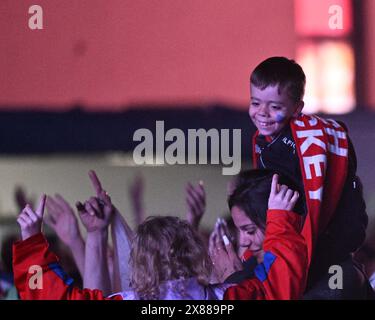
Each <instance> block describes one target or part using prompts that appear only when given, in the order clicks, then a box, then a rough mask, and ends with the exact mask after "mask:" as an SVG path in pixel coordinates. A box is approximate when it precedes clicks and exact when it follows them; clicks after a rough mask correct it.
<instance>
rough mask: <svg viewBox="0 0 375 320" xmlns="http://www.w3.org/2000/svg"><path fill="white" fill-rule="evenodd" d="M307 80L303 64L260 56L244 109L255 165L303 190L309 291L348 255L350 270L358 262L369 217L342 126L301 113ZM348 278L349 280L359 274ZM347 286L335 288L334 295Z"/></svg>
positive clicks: (321, 291)
mask: <svg viewBox="0 0 375 320" xmlns="http://www.w3.org/2000/svg"><path fill="white" fill-rule="evenodd" d="M305 84H306V77H305V74H304V72H303V69H302V68H301V66H300V65H298V64H297V63H296V62H295V61H293V60H290V59H287V58H285V57H271V58H268V59H266V60H264V61H263V62H261V63H260V64H259V65H258V66H257V67H256V68H255V69H254V71H253V72H252V74H251V77H250V95H251V102H250V107H249V115H250V118H251V120H252V122H253V123H254V125H255V126H256V127H257V129H258V130H257V132H256V133H255V135H254V137H253V165H254V167H255V168H266V169H271V170H274V171H276V172H279V173H281V174H283V175H285V176H287V177H288V178H289V179H291V180H292V181H293V182H294V183H295V185H296V186H297V187H298V189H299V190H298V191H300V194H301V196H302V197H301V198H302V203H303V204H302V206H303V208H302V212H303V215H304V217H305V222H304V227H303V230H302V235H303V236H304V238H305V241H306V244H307V247H308V259H309V265H310V269H309V279H308V284H307V291H309V290H310V289H312V288H316V287H317V283H318V282H319V281H321V279H323V278H324V277H326V276H327V273H328V269H329V267H330V266H331V265H334V264H338V265H340V264H343V263H344V262H347V261H350V263H349V265H350V267H349V268H351V270H350V271H349V272H347V274H349V273H352V272H351V271H353V270H352V269H356V267H355V266H354V264H353V263H352V262H351V261H352V258H351V253H352V252H354V251H355V250H356V249H357V248H358V247H359V246H360V245H361V244H362V243H363V241H364V239H365V236H366V234H365V230H366V227H367V219H368V218H367V214H366V210H365V208H366V207H365V203H364V201H363V197H362V188H361V184H360V182H359V178H358V177H357V176H356V168H357V162H356V155H355V152H354V148H353V145H352V143H351V141H350V139H349V137H348V135H347V129H346V127H345V126H344V125H343V124H342V123H338V122H336V121H334V120H325V119H322V118H320V117H317V116H308V115H304V114H302V109H303V106H304V102H303V96H304V90H305ZM355 271H357V270H355ZM345 272H346V271H345V270H344V273H345ZM344 279H347V278H345V274H344ZM345 281H347V283H348V285H347V287H348V286H349V282H350V285H352V284H353V282H356V280H355V279H347V280H345ZM325 285H326V286H328V281H327V283H325ZM344 285H345V284H344ZM327 289H328V291H330V290H329V288H326V287H323V288H319V289H318V290H316V291H317V292H314V294H313V295H311V296H312V297H314V298H320V299H322V298H323V299H324V298H327V296H324V294H323V295H322V293H323V292H327ZM336 291H337V290H336ZM339 291H341V290H339ZM310 292H313V291H310ZM329 294H331V293H329ZM345 294H346V293H342V292H339V293H337V294H336V293H335V296H334V298H342V297H343V296H345ZM330 297H332V296H330ZM352 298H355V297H352Z"/></svg>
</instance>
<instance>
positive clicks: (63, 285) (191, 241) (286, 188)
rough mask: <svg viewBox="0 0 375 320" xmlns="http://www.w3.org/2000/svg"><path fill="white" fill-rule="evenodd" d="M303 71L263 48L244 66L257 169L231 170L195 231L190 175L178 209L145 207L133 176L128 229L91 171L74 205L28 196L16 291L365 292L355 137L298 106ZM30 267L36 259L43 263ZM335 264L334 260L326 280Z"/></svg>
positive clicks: (197, 190) (87, 295)
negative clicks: (58, 249)
mask: <svg viewBox="0 0 375 320" xmlns="http://www.w3.org/2000/svg"><path fill="white" fill-rule="evenodd" d="M305 82H306V78H305V75H304V72H303V70H302V68H301V67H300V66H299V65H298V64H297V63H295V62H294V61H293V60H289V59H287V58H284V57H272V58H269V59H266V60H265V61H263V62H261V63H260V64H259V65H258V66H257V67H256V68H255V69H254V71H253V72H252V74H251V77H250V92H251V103H250V108H249V115H250V118H251V120H252V121H253V123H254V124H255V126H256V127H257V129H258V130H257V132H256V134H255V136H254V138H253V167H254V169H252V170H248V171H244V172H241V173H240V174H239V175H238V176H236V177H234V178H233V179H232V180H231V182H230V183H229V185H228V188H227V190H228V191H227V195H223V196H226V197H227V199H228V208H229V210H230V216H229V217H226V219H223V218H222V217H218V220H217V223H216V225H215V227H214V229H213V230H212V231H211V232H210V234H209V235H208V236H207V235H204V234H202V232H201V230H200V222H201V219H202V217H203V216H204V214H206V213H205V211H206V190H205V185H204V183H203V182H202V181H200V182H199V183H198V184H197V185H193V184H191V183H188V184H187V187H186V203H187V208H188V210H187V212H186V215H185V218H184V219H182V218H178V217H172V216H149V217H146V216H147V214H146V212H145V210H144V206H143V201H142V194H143V188H144V186H143V183H142V179H141V178H140V177H138V178H137V179H136V183H135V184H134V186H133V187H132V188H131V190H130V193H129V194H130V195H131V199H132V208H133V211H134V216H135V217H136V219H135V220H136V224H137V228H136V230H132V229H131V228H130V226H129V224H128V223H127V221H126V220H125V219H124V215H123V214H122V213H121V209H120V208H117V207H116V206H115V204H113V203H112V200H111V197H110V195H109V194H108V193H107V191H105V189H104V188H103V186H102V184H101V182H100V180H99V178H98V176H97V174H96V173H95V172H94V171H90V173H89V177H90V180H91V184H92V186H93V190H94V194H93V196H92V197H91V198H89V199H87V200H86V201H83V202H79V201H78V202H77V203H76V204H75V209H73V207H72V206H71V205H70V204H69V203H68V201H66V200H65V199H64V198H63V197H62V196H61V195H55V196H46V195H42V196H41V198H40V199H39V202H38V204H37V205H36V206H35V205H33V203H31V202H30V201H24V203H23V206H22V209H21V210H20V214H19V215H18V218H17V222H18V224H19V226H20V231H21V239H20V241H17V242H15V243H14V244H13V270H7V273H8V274H10V273H11V272H13V275H14V285H15V288H16V289H17V290H16V292H17V293H18V295H19V297H20V298H21V299H71V300H81V299H91V300H104V299H114V300H134V299H136V300H139V299H147V300H155V299H160V300H169V299H201V300H212V299H214V300H221V299H251V300H253V299H257V300H270V299H282V300H289V299H335V300H336V299H373V298H374V297H375V295H374V291H373V289H372V287H371V285H370V281H369V279H371V281H374V280H373V279H374V276H373V274H372V273H373V271H374V268H373V266H374V262H373V261H374V253H373V252H372V251H371V248H369V247H368V246H366V245H365V246H364V242H365V238H366V228H367V224H368V217H367V213H366V205H365V202H364V200H363V190H362V189H363V187H362V184H361V181H360V179H359V178H358V176H357V174H356V170H357V159H356V155H355V151H354V147H353V145H352V143H351V141H350V139H349V136H348V130H347V128H346V127H345V125H344V124H343V123H339V122H336V121H334V120H326V119H323V118H321V117H317V116H312V115H305V114H303V113H302V109H303V106H304V103H303V95H304V88H305ZM166 189H167V186H166ZM45 211H47V213H46V214H45ZM79 221H80V222H81V223H82V225H83V226H84V228H85V229H86V237H85V239H84V237H83V235H82V234H81V233H80V229H79ZM44 222H45V223H46V224H47V225H48V226H50V228H52V229H53V230H54V231H55V233H56V235H57V236H58V238H59V239H60V240H61V241H62V242H63V243H64V244H65V245H66V246H67V247H68V248H69V250H70V252H71V255H72V258H73V260H74V264H75V266H76V268H77V270H78V272H79V275H80V278H81V279H82V284H79V281H78V284H77V283H76V281H73V279H72V277H71V273H70V272H65V271H64V269H66V268H65V267H63V266H62V264H61V263H60V261H63V260H64V259H61V260H59V258H58V256H57V255H55V254H54V253H53V250H52V249H51V247H50V246H49V241H48V240H47V239H46V237H45V236H44V235H43V233H42V224H43V223H44ZM109 235H111V237H112V241H111V242H109ZM110 243H111V244H110ZM8 254H9V252H8ZM8 260H9V259H8ZM361 262H362V263H365V265H363V264H361ZM30 266H40V274H39V273H38V272H36V273H34V272H30ZM331 266H336V267H339V268H340V269H341V270H342V279H338V281H339V282H340V284H339V285H337V286H334V287H333V286H332V281H330V279H331V277H332V274H331V273H330V272H329V270H330V267H331ZM77 278H79V277H77ZM40 281H42V282H43V286H42V287H40V286H38V283H39V282H40ZM9 283H11V281H9ZM372 283H373V282H372ZM10 287H11V286H9V287H8V288H7V289H6V291H9V290H10V289H9V288H10Z"/></svg>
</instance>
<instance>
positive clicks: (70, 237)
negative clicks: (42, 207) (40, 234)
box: [44, 194, 85, 279]
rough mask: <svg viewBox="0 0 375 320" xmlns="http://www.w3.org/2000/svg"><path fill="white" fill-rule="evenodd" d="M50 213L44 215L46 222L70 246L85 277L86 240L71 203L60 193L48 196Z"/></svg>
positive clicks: (47, 204) (47, 203)
mask: <svg viewBox="0 0 375 320" xmlns="http://www.w3.org/2000/svg"><path fill="white" fill-rule="evenodd" d="M46 206H47V211H48V214H47V215H46V216H45V217H44V222H45V223H46V224H47V225H48V226H50V227H51V228H52V229H53V230H54V231H55V232H56V234H57V236H58V237H59V238H60V239H61V241H62V242H63V243H64V244H65V245H66V246H68V247H69V249H70V251H71V253H72V255H73V258H74V262H75V264H76V266H77V268H78V270H79V272H80V274H81V277H82V279H83V276H84V265H85V242H84V240H83V238H82V235H81V233H80V231H79V227H78V220H77V217H76V215H75V213H74V211H73V208H72V207H71V206H70V204H69V203H68V202H67V201H66V200H65V199H64V198H63V197H62V196H61V195H59V194H56V195H55V197H51V196H48V197H47V202H46Z"/></svg>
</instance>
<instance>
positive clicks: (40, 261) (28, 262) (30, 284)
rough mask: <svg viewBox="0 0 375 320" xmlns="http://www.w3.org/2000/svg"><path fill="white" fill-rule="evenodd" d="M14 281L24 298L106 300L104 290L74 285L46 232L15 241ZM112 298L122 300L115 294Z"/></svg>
mask: <svg viewBox="0 0 375 320" xmlns="http://www.w3.org/2000/svg"><path fill="white" fill-rule="evenodd" d="M13 271H14V283H15V285H16V287H17V290H18V293H19V294H20V297H21V299H22V300H64V299H66V300H105V299H107V298H105V297H104V295H103V293H102V292H101V291H100V290H89V289H83V290H80V289H78V288H76V287H73V286H72V282H73V281H72V279H71V278H69V277H68V276H67V275H66V274H65V273H64V271H63V270H62V268H61V267H60V265H59V263H58V258H57V256H56V255H55V254H53V253H52V252H51V251H49V249H48V243H47V241H46V239H45V237H44V236H43V234H42V233H38V234H36V235H33V236H31V237H29V238H28V239H26V240H24V241H18V242H16V243H15V244H14V245H13ZM110 299H112V300H122V298H121V296H113V297H111V298H110Z"/></svg>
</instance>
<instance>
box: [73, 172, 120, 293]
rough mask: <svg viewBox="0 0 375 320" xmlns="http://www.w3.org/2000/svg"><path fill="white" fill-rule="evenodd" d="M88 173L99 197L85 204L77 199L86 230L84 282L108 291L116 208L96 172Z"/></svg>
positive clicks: (92, 198) (86, 284) (87, 285)
mask: <svg viewBox="0 0 375 320" xmlns="http://www.w3.org/2000/svg"><path fill="white" fill-rule="evenodd" d="M89 176H90V180H91V183H92V185H93V188H94V190H95V193H96V197H91V198H90V199H89V200H87V201H85V202H84V204H82V203H80V202H78V203H77V205H76V206H77V209H78V212H79V216H80V218H81V221H82V223H83V225H84V226H85V228H86V230H87V238H86V250H85V267H84V270H85V271H84V277H83V286H84V287H85V288H97V289H100V290H102V291H103V293H104V294H105V295H108V294H109V293H111V281H110V275H109V270H108V263H107V246H108V226H109V223H110V221H111V218H112V215H113V212H114V209H113V206H112V203H111V199H110V197H109V195H108V194H107V192H106V191H105V190H104V189H103V188H102V186H101V183H100V181H99V179H98V177H97V175H96V173H95V172H94V171H90V172H89Z"/></svg>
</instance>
